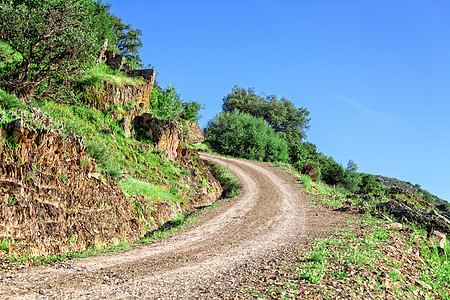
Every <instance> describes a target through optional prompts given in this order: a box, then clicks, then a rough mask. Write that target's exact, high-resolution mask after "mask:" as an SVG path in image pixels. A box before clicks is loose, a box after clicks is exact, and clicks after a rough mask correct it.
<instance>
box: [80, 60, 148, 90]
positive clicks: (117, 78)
mask: <svg viewBox="0 0 450 300" xmlns="http://www.w3.org/2000/svg"><path fill="white" fill-rule="evenodd" d="M104 81H108V82H112V83H115V84H119V85H123V84H136V85H138V84H142V82H143V81H142V80H140V79H138V78H134V77H128V76H127V75H125V74H124V73H122V72H121V71H120V70H113V69H111V68H110V67H108V66H107V65H106V64H104V63H101V64H98V65H95V66H92V67H91V68H89V69H87V70H85V71H84V72H83V73H82V74H81V76H80V77H79V79H78V83H80V84H82V85H90V86H93V85H96V84H103V82H104Z"/></svg>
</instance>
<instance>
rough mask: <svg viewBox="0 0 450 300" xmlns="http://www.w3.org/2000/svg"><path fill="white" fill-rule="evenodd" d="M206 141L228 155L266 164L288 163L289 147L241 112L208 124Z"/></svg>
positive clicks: (264, 125) (216, 149) (267, 127)
mask: <svg viewBox="0 0 450 300" xmlns="http://www.w3.org/2000/svg"><path fill="white" fill-rule="evenodd" d="M205 140H206V142H207V143H208V144H209V145H211V147H212V148H213V149H214V150H215V151H217V152H219V153H221V154H225V155H231V156H235V157H241V158H247V159H253V160H265V161H284V162H285V161H287V159H288V157H287V145H286V142H285V141H284V140H282V139H281V138H280V137H279V136H278V135H277V134H276V133H274V131H273V129H272V128H271V127H269V125H268V124H267V123H266V122H265V121H264V120H263V119H260V118H254V117H252V116H251V115H249V114H244V113H240V112H238V111H233V112H224V113H221V114H220V115H217V116H216V117H215V118H214V119H213V120H211V121H209V122H208V125H207V127H206V128H205Z"/></svg>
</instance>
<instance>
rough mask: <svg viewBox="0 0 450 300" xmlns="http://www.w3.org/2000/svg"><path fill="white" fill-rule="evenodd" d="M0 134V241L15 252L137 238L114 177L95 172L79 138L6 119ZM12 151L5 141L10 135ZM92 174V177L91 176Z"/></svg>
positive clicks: (39, 252) (77, 248) (75, 247)
mask: <svg viewBox="0 0 450 300" xmlns="http://www.w3.org/2000/svg"><path fill="white" fill-rule="evenodd" d="M6 128H7V130H6V131H5V130H1V136H0V147H1V148H0V199H1V201H0V240H2V239H3V238H10V239H13V240H14V241H15V243H13V246H12V247H13V249H12V250H13V251H15V252H16V253H17V254H19V255H20V254H21V253H24V252H26V251H28V252H29V253H30V255H32V256H36V255H48V254H58V253H64V252H67V251H80V250H84V249H86V248H87V247H89V246H91V245H95V244H106V245H108V244H112V243H114V241H116V242H117V241H120V240H122V239H127V240H135V239H137V238H139V234H140V233H139V232H138V229H139V224H138V221H137V220H136V219H135V216H134V213H133V207H132V206H131V204H130V201H129V200H128V199H127V198H126V197H125V195H124V194H123V193H122V191H121V190H120V188H119V187H118V186H117V184H116V182H115V180H113V179H112V178H109V177H108V176H107V175H105V176H104V177H105V178H106V180H105V181H101V180H99V179H98V177H97V176H96V173H95V170H94V166H93V165H92V163H91V162H90V159H89V158H88V156H87V154H86V147H85V146H84V145H83V143H82V140H81V139H80V138H62V137H61V136H59V135H58V134H57V133H56V132H53V131H50V132H46V131H44V130H38V131H31V130H29V129H27V128H24V127H22V126H21V125H20V122H18V121H16V122H12V123H10V124H8V126H6ZM13 133H14V135H15V137H16V146H15V147H14V150H12V149H10V148H9V147H8V146H7V143H5V139H6V138H7V137H10V136H11V135H10V134H13ZM95 177H97V178H95Z"/></svg>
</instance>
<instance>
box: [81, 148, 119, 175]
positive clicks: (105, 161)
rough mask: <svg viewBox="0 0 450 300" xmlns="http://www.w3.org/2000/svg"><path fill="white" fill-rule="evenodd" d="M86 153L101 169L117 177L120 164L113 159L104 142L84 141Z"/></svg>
mask: <svg viewBox="0 0 450 300" xmlns="http://www.w3.org/2000/svg"><path fill="white" fill-rule="evenodd" d="M86 147H87V153H88V155H89V156H91V157H93V158H94V159H95V160H96V162H97V163H98V164H100V166H101V168H102V169H103V171H105V172H106V173H107V174H108V175H110V176H112V177H114V178H117V177H119V176H120V174H121V169H120V165H119V164H118V163H117V162H116V161H115V160H114V158H113V157H112V154H111V150H109V149H108V147H106V146H105V145H104V144H101V143H98V142H92V141H90V142H86Z"/></svg>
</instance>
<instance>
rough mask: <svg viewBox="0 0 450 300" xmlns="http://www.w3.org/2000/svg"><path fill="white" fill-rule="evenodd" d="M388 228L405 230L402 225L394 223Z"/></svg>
mask: <svg viewBox="0 0 450 300" xmlns="http://www.w3.org/2000/svg"><path fill="white" fill-rule="evenodd" d="M388 228H389V229H395V230H400V229H402V228H403V225H402V224H401V223H397V222H393V223H390V224H388Z"/></svg>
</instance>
